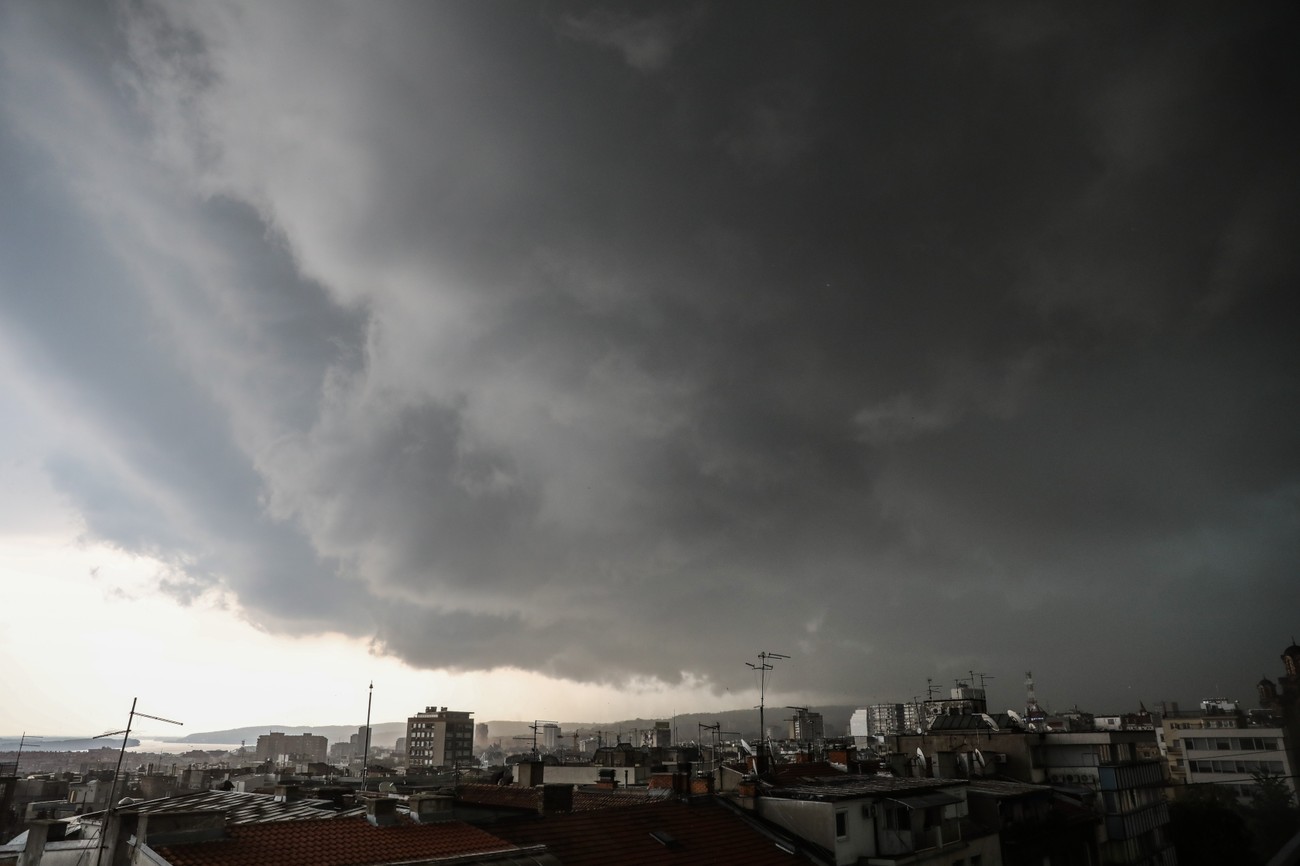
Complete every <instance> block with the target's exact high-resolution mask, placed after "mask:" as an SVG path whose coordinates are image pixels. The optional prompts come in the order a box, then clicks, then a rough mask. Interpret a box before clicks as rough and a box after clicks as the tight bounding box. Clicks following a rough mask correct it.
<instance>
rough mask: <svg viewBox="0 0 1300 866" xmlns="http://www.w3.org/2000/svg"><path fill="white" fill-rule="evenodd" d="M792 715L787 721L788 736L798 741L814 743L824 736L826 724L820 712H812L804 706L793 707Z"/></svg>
mask: <svg viewBox="0 0 1300 866" xmlns="http://www.w3.org/2000/svg"><path fill="white" fill-rule="evenodd" d="M793 709H794V715H793V716H792V717H791V718H790V721H789V725H790V727H789V730H788V731H787V734H788V737H789V739H791V740H794V741H795V742H799V743H814V742H817V741H818V740H823V739H825V738H826V724H825V722H824V720H823V719H822V714H821V713H814V712H812V711H811V710H809V709H807V708H806V707H794V708H793Z"/></svg>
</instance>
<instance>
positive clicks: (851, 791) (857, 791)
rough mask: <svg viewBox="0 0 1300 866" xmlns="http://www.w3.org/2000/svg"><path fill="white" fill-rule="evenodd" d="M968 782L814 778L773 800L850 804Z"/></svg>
mask: <svg viewBox="0 0 1300 866" xmlns="http://www.w3.org/2000/svg"><path fill="white" fill-rule="evenodd" d="M966 784H967V782H966V780H965V779H915V778H900V777H897V776H860V775H850V774H845V773H841V774H840V775H839V776H838V777H831V776H810V777H805V778H802V779H796V780H791V781H789V782H787V783H784V784H781V785H779V786H773V788H772V790H771V792H770V794H769V796H773V797H789V798H792V799H799V800H847V799H856V798H860V797H897V796H900V795H903V794H922V793H931V792H934V791H936V790H937V789H939V788H955V787H958V786H962V785H966Z"/></svg>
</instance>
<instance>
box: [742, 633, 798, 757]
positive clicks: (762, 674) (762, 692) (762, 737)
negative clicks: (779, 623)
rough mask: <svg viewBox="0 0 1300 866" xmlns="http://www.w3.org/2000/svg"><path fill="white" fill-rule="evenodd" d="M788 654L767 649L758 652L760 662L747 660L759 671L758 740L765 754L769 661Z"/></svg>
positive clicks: (770, 667)
mask: <svg viewBox="0 0 1300 866" xmlns="http://www.w3.org/2000/svg"><path fill="white" fill-rule="evenodd" d="M788 658H790V657H789V656H788V655H784V654H782V653H771V652H767V651H763V652H760V653H759V654H758V664H754V663H753V662H745V664H746V665H748V666H749V667H750V668H752V669H753V670H756V671H758V707H757V709H758V742H759V748H760V749H762V750H763V754H764V756H766V753H767V751H768V742H767V727H766V725H765V723H764V721H763V704H764V703H765V702H766V699H767V674H768V671H771V670H772V665H771V664H769V663H768V660H769V659H788Z"/></svg>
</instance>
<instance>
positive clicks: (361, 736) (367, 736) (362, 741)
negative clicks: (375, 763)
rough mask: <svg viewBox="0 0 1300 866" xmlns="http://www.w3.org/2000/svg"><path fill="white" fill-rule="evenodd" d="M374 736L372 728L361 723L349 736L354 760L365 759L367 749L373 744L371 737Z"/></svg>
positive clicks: (349, 744)
mask: <svg viewBox="0 0 1300 866" xmlns="http://www.w3.org/2000/svg"><path fill="white" fill-rule="evenodd" d="M373 736H374V734H373V733H372V732H371V730H370V728H367V727H366V726H365V725H361V726H360V727H359V728H357V732H356V733H355V734H353V735H352V736H350V737H348V746H349V747H351V753H352V754H351V757H352V759H353V760H356V761H361V760H364V759H365V757H366V749H368V748H369V747H370V746H371V745H372V743H371V737H373Z"/></svg>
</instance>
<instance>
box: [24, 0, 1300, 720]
mask: <svg viewBox="0 0 1300 866" xmlns="http://www.w3.org/2000/svg"><path fill="white" fill-rule="evenodd" d="M733 11H734V10H733ZM727 12H728V10H722V9H712V10H708V9H704V10H703V11H700V12H699V13H698V14H694V15H692V16H690V17H689V18H683V17H679V18H670V17H665V16H663V15H658V14H651V13H647V14H644V15H640V14H637V13H634V12H629V11H620V12H617V13H615V12H611V11H609V10H607V9H602V8H598V7H591V8H585V7H584V8H577V7H574V8H573V9H570V10H566V11H562V12H560V13H556V14H552V13H550V12H547V11H544V10H543V11H537V10H531V9H524V8H523V7H499V6H480V5H475V4H459V5H448V4H435V5H406V6H387V7H382V8H381V9H378V10H377V9H373V8H370V7H367V8H366V9H364V10H363V9H360V8H358V7H355V6H349V5H338V6H331V5H328V4H300V5H294V4H275V5H273V6H272V5H267V4H258V3H248V4H241V3H225V4H219V5H218V4H206V5H203V6H198V7H195V6H193V5H192V4H186V3H169V2H141V3H125V4H122V5H121V6H116V7H113V8H112V9H108V10H105V9H101V8H98V7H87V8H80V7H72V6H63V5H59V4H47V3H40V4H37V3H31V4H22V3H20V4H11V5H10V6H9V7H8V8H7V9H6V11H4V12H3V13H2V19H0V52H2V53H0V60H2V62H3V68H2V70H0V71H2V72H3V75H0V78H2V79H3V81H4V83H3V85H0V96H2V98H3V118H4V122H3V129H4V130H6V131H4V132H3V135H2V136H0V148H3V149H2V150H0V157H2V160H0V165H3V172H4V175H5V176H6V177H5V182H6V186H7V188H12V189H15V190H16V193H15V195H14V196H13V197H12V198H10V199H9V201H8V203H6V205H5V207H4V220H5V228H6V231H5V232H4V234H5V236H6V238H7V240H6V241H4V245H5V246H4V248H3V253H4V266H3V267H4V270H3V274H2V277H3V280H4V286H5V289H4V294H5V312H4V316H3V319H0V332H2V333H3V336H4V337H5V338H6V339H7V340H9V341H10V345H11V346H12V347H17V348H14V349H12V350H11V352H10V353H9V357H10V358H12V359H14V363H13V364H10V365H9V366H10V372H9V373H8V374H7V375H8V376H9V378H10V380H11V384H10V388H11V389H17V387H18V383H23V388H24V393H28V394H34V395H35V396H32V397H31V398H30V399H31V401H32V403H31V406H30V407H29V409H28V413H29V416H30V418H29V421H30V424H31V425H32V426H33V427H34V428H36V429H38V430H42V431H47V432H44V433H43V434H42V435H41V436H39V437H35V438H41V439H42V440H43V445H42V449H41V460H42V461H43V463H42V465H43V466H44V468H45V471H46V472H47V473H48V475H49V476H50V477H51V478H52V479H53V480H54V482H55V483H56V485H57V487H58V488H59V489H60V490H61V491H62V492H63V493H64V495H66V496H67V497H68V498H69V499H70V500H71V501H72V502H73V503H75V505H76V507H77V508H78V510H79V511H80V512H81V513H82V514H83V515H84V518H85V521H86V527H87V532H88V533H89V534H91V535H93V536H94V537H96V538H98V539H101V540H106V541H108V542H111V543H113V544H115V545H117V546H120V547H121V548H123V549H125V550H128V551H139V552H148V553H149V554H150V555H154V556H159V557H160V558H162V559H164V560H165V561H167V562H170V563H172V564H173V566H174V567H173V571H172V573H171V574H170V575H169V576H168V578H167V579H166V581H165V582H164V588H166V589H168V590H169V591H171V592H173V593H175V594H176V595H177V596H178V597H179V598H181V599H185V598H187V597H192V596H193V594H194V593H199V592H203V591H204V590H205V589H206V588H213V587H220V588H223V589H227V590H230V591H232V592H233V593H235V594H236V595H237V597H238V599H239V602H240V604H241V605H242V607H243V609H244V610H245V612H246V615H247V616H249V617H250V618H251V619H252V620H253V621H255V622H257V623H258V624H259V625H261V626H262V627H264V628H266V629H268V630H271V631H276V632H285V633H309V632H315V631H321V630H336V631H342V632H344V633H346V634H352V635H358V636H366V637H370V638H373V640H374V641H375V644H376V646H377V647H378V648H379V649H380V650H381V651H383V652H388V653H392V654H395V655H397V656H399V657H401V658H402V659H404V660H406V661H408V662H410V663H411V664H412V665H416V666H422V667H429V668H446V669H451V670H490V669H492V668H494V667H499V666H515V667H520V668H524V669H529V670H536V671H539V672H543V673H547V674H551V675H555V676H559V677H563V678H569V679H573V680H583V681H597V682H609V683H611V684H617V683H622V682H627V681H629V680H631V679H633V678H643V679H644V678H658V679H661V680H663V681H665V682H669V683H672V682H676V681H678V680H679V679H681V678H683V677H686V678H689V680H690V681H691V682H696V681H701V680H702V681H705V682H709V683H713V684H715V686H716V687H717V688H718V689H720V690H721V689H723V688H724V687H726V686H727V685H729V684H730V683H731V682H733V681H735V680H737V679H740V680H742V681H745V683H746V684H747V680H746V679H745V677H744V676H743V673H744V671H743V669H742V668H741V663H742V662H743V660H744V659H746V658H750V657H752V655H753V653H755V652H757V651H758V650H760V649H769V650H776V651H782V652H787V653H789V654H791V655H794V656H796V658H797V659H798V679H799V682H800V684H801V688H803V689H804V691H805V692H806V693H807V694H808V695H810V696H813V697H824V698H827V699H836V700H843V701H854V700H859V699H864V698H866V697H867V696H875V697H880V698H885V697H893V698H896V699H910V698H911V697H912V696H913V695H914V694H916V693H917V692H918V691H922V690H923V686H919V685H918V683H923V680H924V678H925V677H927V676H933V677H935V678H936V679H937V680H940V681H946V679H947V678H948V677H951V676H957V675H961V674H963V673H964V672H966V671H967V670H981V671H988V672H994V673H998V674H1000V675H1004V676H1006V678H1007V679H1008V681H1010V680H1014V679H1015V678H1016V677H1017V676H1018V675H1019V673H1020V672H1021V671H1022V670H1024V669H1026V668H1036V669H1038V670H1039V671H1043V672H1047V674H1048V675H1049V676H1052V677H1054V678H1056V679H1057V680H1058V681H1059V682H1061V683H1062V684H1066V683H1068V687H1067V686H1062V688H1061V691H1062V692H1067V691H1068V694H1069V696H1070V699H1071V700H1079V701H1083V702H1087V701H1094V702H1117V701H1125V700H1129V698H1130V697H1131V696H1133V695H1134V693H1133V692H1130V691H1128V690H1127V689H1128V688H1129V687H1135V688H1137V689H1138V690H1139V691H1140V692H1141V695H1140V697H1142V698H1143V699H1146V700H1148V701H1150V700H1154V699H1158V698H1161V697H1174V698H1179V697H1182V698H1183V699H1191V698H1197V697H1201V696H1204V695H1202V694H1201V692H1203V691H1204V690H1206V689H1209V688H1211V686H1212V685H1217V684H1220V683H1232V684H1234V685H1237V684H1239V685H1240V686H1242V687H1244V686H1246V685H1248V684H1249V683H1250V682H1252V681H1253V680H1254V678H1255V677H1257V676H1258V673H1259V672H1260V669H1261V667H1263V668H1264V669H1265V670H1271V669H1272V666H1273V664H1272V662H1271V661H1270V659H1272V658H1273V657H1274V652H1275V650H1276V649H1279V648H1280V647H1281V646H1283V645H1284V644H1283V643H1282V641H1284V640H1285V639H1286V638H1287V637H1288V636H1289V634H1290V632H1291V631H1292V630H1294V628H1295V622H1294V621H1293V619H1292V618H1291V616H1292V615H1291V613H1290V608H1291V607H1292V605H1290V604H1283V603H1282V602H1283V601H1284V600H1287V599H1290V600H1293V599H1294V598H1295V591H1294V588H1293V587H1292V583H1293V580H1294V575H1293V573H1292V572H1293V571H1294V563H1295V562H1296V560H1297V556H1296V554H1297V553H1300V533H1298V532H1297V529H1298V523H1297V518H1298V517H1300V465H1298V461H1297V457H1296V449H1295V447H1294V443H1295V441H1297V438H1298V434H1300V417H1297V416H1298V412H1300V410H1298V409H1297V407H1298V406H1300V401H1297V396H1300V395H1298V394H1297V377H1296V371H1297V369H1300V368H1298V367H1297V360H1300V359H1297V350H1296V343H1295V340H1294V325H1295V321H1294V318H1292V317H1291V315H1290V313H1289V304H1288V301H1289V294H1290V292H1289V291H1288V290H1289V289H1290V288H1291V287H1292V286H1293V284H1294V280H1295V276H1296V256H1295V253H1294V252H1293V248H1294V244H1293V243H1292V240H1293V239H1294V237H1295V235H1296V228H1297V204H1296V203H1297V201H1300V198H1297V196H1296V195H1295V193H1296V191H1297V190H1296V180H1297V173H1296V170H1297V163H1296V157H1295V153H1296V149H1295V147H1294V145H1295V142H1296V131H1297V130H1296V121H1295V119H1294V112H1291V111H1288V110H1286V109H1285V108H1284V107H1285V106H1287V105H1290V104H1293V102H1294V99H1295V97H1296V95H1297V94H1296V90H1297V75H1296V71H1295V69H1296V68H1295V65H1294V62H1293V61H1292V60H1291V59H1290V53H1289V48H1288V46H1287V45H1286V44H1285V40H1284V39H1282V38H1281V37H1280V36H1279V35H1278V34H1279V33H1283V32H1286V31H1285V28H1283V27H1280V26H1279V23H1278V21H1277V20H1276V16H1274V15H1273V14H1272V12H1271V10H1267V9H1263V8H1253V9H1252V10H1238V9H1235V8H1233V9H1231V10H1225V15H1224V16H1215V17H1214V20H1213V21H1211V20H1210V18H1209V17H1206V18H1205V19H1204V20H1202V19H1199V18H1196V17H1195V16H1192V15H1190V14H1189V15H1188V16H1187V17H1186V18H1183V19H1172V18H1171V19H1168V20H1160V21H1155V20H1144V19H1143V13H1142V12H1141V11H1140V10H1128V9H1117V10H1109V11H1102V12H1098V11H1095V10H1093V11H1090V12H1089V13H1088V17H1086V18H1082V17H1076V16H1078V15H1079V14H1080V13H1077V12H1075V11H1072V10H1069V9H1066V8H1064V7H1063V8H1062V9H1058V10H1050V9H1046V8H1044V9H1041V10H1037V11H1035V12H1034V13H1033V14H1034V16H1035V17H1034V18H1033V20H1030V19H1029V18H1026V17H1024V15H1025V13H1023V11H1011V10H1009V9H1008V10H997V9H996V8H993V7H990V8H986V9H982V10H981V11H980V12H979V13H978V17H973V16H968V15H966V14H965V13H963V14H960V15H959V14H954V15H953V17H951V18H949V19H938V20H936V19H934V18H933V17H926V18H924V19H922V17H921V16H919V15H918V16H911V15H909V14H908V13H905V12H900V11H897V10H886V9H881V8H878V7H868V6H863V7H851V8H843V9H835V10H821V11H820V12H817V13H815V14H813V13H810V12H809V11H808V10H805V9H801V10H799V12H798V13H795V12H794V11H793V10H791V9H789V8H786V7H783V6H781V5H777V4H772V5H768V4H759V5H757V6H754V7H752V8H747V9H746V14H745V15H743V16H735V15H729V14H727ZM1228 13H1230V14H1228ZM827 16H829V17H827ZM1116 671H1123V679H1124V682H1122V683H1120V682H1117V681H1116V680H1115V679H1114V677H1115V674H1114V672H1116ZM1103 672H1106V673H1103ZM1041 676H1042V675H1041V674H1040V678H1041ZM1121 688H1122V689H1123V690H1121ZM1133 700H1134V701H1135V700H1136V698H1134V699H1133Z"/></svg>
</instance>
